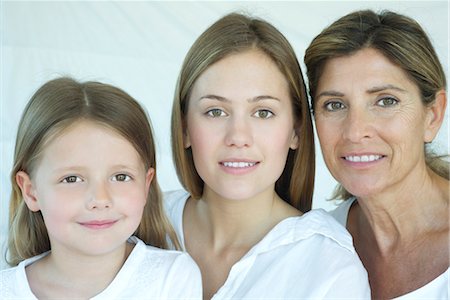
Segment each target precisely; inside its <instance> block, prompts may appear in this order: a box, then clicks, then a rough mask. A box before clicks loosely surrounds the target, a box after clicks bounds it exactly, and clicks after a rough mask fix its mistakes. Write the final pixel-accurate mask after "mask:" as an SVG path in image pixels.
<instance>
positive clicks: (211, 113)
mask: <svg viewBox="0 0 450 300" xmlns="http://www.w3.org/2000/svg"><path fill="white" fill-rule="evenodd" d="M206 114H207V115H208V116H209V117H212V118H217V117H223V116H225V112H224V111H223V110H221V109H219V108H213V109H210V110H208V111H207V112H206Z"/></svg>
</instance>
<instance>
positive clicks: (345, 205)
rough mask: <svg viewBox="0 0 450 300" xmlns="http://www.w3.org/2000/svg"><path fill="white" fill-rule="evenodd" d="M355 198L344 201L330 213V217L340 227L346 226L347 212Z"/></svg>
mask: <svg viewBox="0 0 450 300" xmlns="http://www.w3.org/2000/svg"><path fill="white" fill-rule="evenodd" d="M355 200H356V198H354V197H352V198H349V199H346V200H344V201H343V202H342V203H340V204H339V206H338V207H336V208H335V209H334V210H332V211H330V215H331V216H332V217H333V218H335V219H336V221H338V222H339V223H340V224H341V225H342V226H344V227H346V226H347V219H348V212H349V211H350V207H351V206H352V204H353V203H354V202H355Z"/></svg>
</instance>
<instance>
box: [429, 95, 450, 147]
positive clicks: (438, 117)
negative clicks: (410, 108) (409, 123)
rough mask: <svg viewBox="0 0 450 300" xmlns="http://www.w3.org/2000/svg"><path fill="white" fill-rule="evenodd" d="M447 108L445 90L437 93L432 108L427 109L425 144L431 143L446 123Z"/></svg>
mask: <svg viewBox="0 0 450 300" xmlns="http://www.w3.org/2000/svg"><path fill="white" fill-rule="evenodd" d="M446 107H447V95H446V93H445V90H440V91H438V92H437V93H436V98H435V100H434V102H433V104H431V105H430V106H428V107H427V112H426V114H427V115H426V118H425V124H424V125H425V131H424V142H425V143H430V142H432V141H433V139H434V138H435V137H436V135H437V133H438V131H439V128H440V127H441V125H442V122H443V121H444V115H445V108H446Z"/></svg>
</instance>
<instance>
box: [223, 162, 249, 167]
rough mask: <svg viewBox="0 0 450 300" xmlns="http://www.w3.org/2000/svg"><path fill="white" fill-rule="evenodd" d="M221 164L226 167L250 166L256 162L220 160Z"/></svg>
mask: <svg viewBox="0 0 450 300" xmlns="http://www.w3.org/2000/svg"><path fill="white" fill-rule="evenodd" d="M220 164H221V165H223V166H224V167H227V168H250V167H253V166H254V165H256V164H257V162H246V161H233V162H231V161H226V162H221V163H220Z"/></svg>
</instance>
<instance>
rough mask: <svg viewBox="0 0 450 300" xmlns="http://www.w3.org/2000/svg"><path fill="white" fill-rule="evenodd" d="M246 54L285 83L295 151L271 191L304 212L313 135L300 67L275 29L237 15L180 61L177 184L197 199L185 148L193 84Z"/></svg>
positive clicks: (199, 185)
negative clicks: (254, 53) (266, 62)
mask: <svg viewBox="0 0 450 300" xmlns="http://www.w3.org/2000/svg"><path fill="white" fill-rule="evenodd" d="M249 49H257V50H259V51H262V52H263V53H264V54H266V55H267V56H268V57H270V58H271V59H272V61H273V62H275V64H276V65H277V66H278V68H279V69H280V71H281V73H282V74H283V75H284V76H285V78H286V80H287V81H288V83H289V92H290V96H291V102H292V107H293V111H294V120H295V129H296V133H297V135H298V137H299V147H298V148H297V149H296V150H292V149H290V150H289V154H288V158H287V162H286V165H285V168H284V171H283V173H282V174H281V176H280V178H279V179H278V181H277V182H276V184H275V190H276V192H277V194H278V195H279V196H280V197H281V198H282V199H284V200H285V201H286V202H288V203H290V204H291V205H292V206H294V207H296V208H297V209H299V210H301V211H303V212H306V211H309V210H310V209H311V202H312V194H313V188H314V172H315V150H314V134H313V129H312V121H311V116H310V109H309V105H308V101H307V94H306V87H305V84H304V81H303V77H302V72H301V69H300V66H299V63H298V61H297V58H296V56H295V52H294V50H293V49H292V47H291V45H290V44H289V42H288V41H287V40H286V38H285V37H284V36H283V35H282V34H281V33H280V32H279V31H278V30H277V29H276V28H275V27H274V26H272V25H271V24H269V23H268V22H266V21H264V20H261V19H257V18H251V17H248V16H245V15H242V14H238V13H231V14H228V15H226V16H224V17H222V18H221V19H219V20H218V21H216V22H215V23H214V24H212V25H211V26H210V27H209V28H208V29H206V31H205V32H203V33H202V34H201V35H200V37H199V38H198V39H197V40H196V41H195V42H194V44H193V45H192V47H191V48H190V50H189V52H188V54H187V55H186V57H185V59H184V62H183V66H182V68H181V71H180V75H179V77H178V82H177V86H176V91H175V97H174V102H173V108H172V150H173V159H174V162H175V166H176V169H177V173H178V178H179V180H180V181H181V183H182V185H183V187H184V188H185V189H186V190H187V191H188V192H189V193H190V194H191V195H192V197H194V198H197V199H198V198H200V197H201V196H202V193H203V186H204V182H203V180H202V179H201V178H200V176H199V175H198V173H197V171H196V169H195V166H194V162H193V158H192V152H191V149H190V148H189V149H185V148H184V132H185V130H186V114H187V108H188V101H189V96H190V93H191V90H192V87H193V85H194V83H195V81H196V80H197V78H198V77H199V76H200V75H201V74H202V73H203V72H204V71H205V70H206V69H207V68H208V67H209V66H211V65H212V64H214V63H216V62H217V61H219V60H221V59H223V58H224V57H226V56H228V55H231V54H235V53H239V52H244V51H246V50H249Z"/></svg>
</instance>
